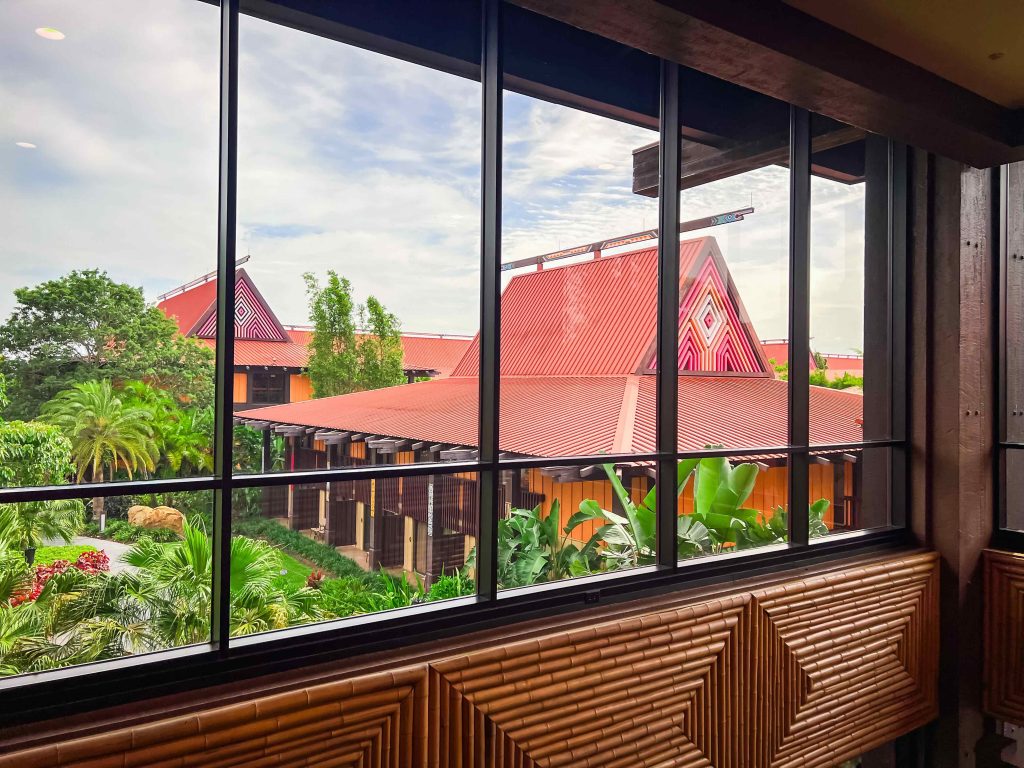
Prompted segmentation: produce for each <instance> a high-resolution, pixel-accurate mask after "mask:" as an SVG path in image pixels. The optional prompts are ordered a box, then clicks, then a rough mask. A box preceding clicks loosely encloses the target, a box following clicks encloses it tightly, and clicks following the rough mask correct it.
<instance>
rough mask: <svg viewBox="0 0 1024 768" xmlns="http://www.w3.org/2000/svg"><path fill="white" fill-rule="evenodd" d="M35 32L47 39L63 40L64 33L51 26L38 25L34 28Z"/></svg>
mask: <svg viewBox="0 0 1024 768" xmlns="http://www.w3.org/2000/svg"><path fill="white" fill-rule="evenodd" d="M36 34H37V35H39V36H40V37H44V38H46V39H47V40H63V39H64V33H63V32H61V31H60V30H59V29H54V28H53V27H39V28H38V29H37V30H36Z"/></svg>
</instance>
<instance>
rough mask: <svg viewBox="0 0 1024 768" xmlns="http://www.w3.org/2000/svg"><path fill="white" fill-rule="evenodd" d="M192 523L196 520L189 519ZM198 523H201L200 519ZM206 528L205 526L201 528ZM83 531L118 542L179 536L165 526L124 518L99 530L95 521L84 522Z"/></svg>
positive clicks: (162, 540) (165, 539) (178, 537)
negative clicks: (134, 523) (132, 521)
mask: <svg viewBox="0 0 1024 768" xmlns="http://www.w3.org/2000/svg"><path fill="white" fill-rule="evenodd" d="M191 522H192V523H193V525H195V524H196V521H191ZM199 525H202V523H201V521H200V522H199ZM203 529H204V530H206V528H205V527H204V528H203ZM83 533H85V535H86V536H94V537H96V538H101V539H110V541H116V542H118V543H120V544H134V543H135V542H137V541H140V540H141V539H152V540H153V541H157V542H164V543H166V542H170V541H178V540H179V539H180V538H181V537H180V536H178V534H177V533H175V532H174V531H171V530H168V529H166V528H142V527H140V526H138V525H132V524H131V523H129V522H128V521H126V520H111V521H110V522H109V523H108V524H107V527H106V530H103V531H101V530H100V528H99V524H98V523H96V522H95V521H92V522H89V523H86V525H85V527H84V528H83Z"/></svg>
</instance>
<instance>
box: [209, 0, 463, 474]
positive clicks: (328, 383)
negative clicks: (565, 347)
mask: <svg viewBox="0 0 1024 768" xmlns="http://www.w3.org/2000/svg"><path fill="white" fill-rule="evenodd" d="M466 5H467V7H468V6H469V5H471V4H466ZM470 12H471V11H470ZM324 13H326V14H346V13H353V10H352V9H351V8H348V7H345V6H344V4H342V5H341V6H338V7H334V6H332V7H331V8H329V9H328V8H326V6H325V9H324ZM366 14H368V15H367V18H370V17H371V16H374V12H373V11H372V9H371V10H367V11H366ZM355 15H359V14H358V13H357V14H355ZM477 18H478V17H477ZM336 20H337V19H335V21H336ZM239 27H240V31H239V36H240V37H239V107H238V110H239V130H238V136H239V138H238V141H239V153H238V177H239V178H238V223H239V231H238V242H239V248H240V255H241V254H244V256H243V257H242V259H241V260H240V261H241V262H242V263H241V264H240V265H239V269H238V271H237V273H236V278H235V304H236V306H235V335H236V341H235V372H234V400H235V412H236V415H238V416H239V417H243V418H244V419H245V420H246V421H245V422H243V424H242V426H241V427H240V428H239V432H238V434H236V443H237V444H238V445H239V451H238V452H237V453H236V456H235V459H236V464H237V465H238V467H239V469H240V471H255V470H259V469H260V467H261V457H260V450H259V449H258V444H259V443H260V439H261V438H260V436H259V435H258V434H255V433H258V432H259V431H260V430H266V429H271V430H273V429H274V428H275V427H283V428H291V432H288V431H287V430H285V431H284V432H276V433H275V434H277V435H285V437H284V438H277V439H275V440H274V441H273V445H272V451H271V453H272V454H273V459H272V460H271V461H269V462H268V463H267V466H266V469H267V470H268V471H272V470H282V469H283V470H286V471H287V470H292V469H303V468H307V467H309V466H317V464H316V461H318V460H319V459H317V458H315V456H314V455H313V453H312V452H313V451H320V452H321V453H323V449H322V447H321V448H317V446H316V445H314V442H315V441H314V440H313V439H312V434H313V432H314V431H318V432H322V433H327V432H331V433H334V434H342V433H344V434H348V435H354V434H360V435H365V436H367V438H375V437H376V438H381V439H388V440H392V441H398V442H401V441H405V442H404V445H409V444H411V443H421V444H424V445H425V447H428V448H429V447H430V446H438V448H437V450H435V451H434V452H433V453H431V452H430V451H421V450H419V449H417V453H416V456H415V460H417V461H430V460H433V461H439V460H441V457H440V455H439V454H440V452H441V450H442V449H456V448H459V449H472V448H474V447H475V445H476V442H477V440H478V431H479V425H478V407H477V396H478V394H477V393H478V390H479V385H478V383H477V375H478V363H477V357H476V355H475V353H473V352H471V351H470V347H471V345H472V341H473V335H474V334H475V333H476V330H477V325H478V323H479V294H480V281H479V267H480V244H479V228H480V210H479V202H480V201H479V191H480V134H481V129H480V85H479V83H478V82H476V81H474V80H472V79H468V78H466V77H461V76H458V75H455V74H450V73H448V72H443V71H439V70H436V69H429V68H427V67H425V66H420V65H418V64H414V63H411V62H409V61H403V60H398V59H395V58H391V57H389V56H385V55H382V54H380V53H376V52H373V51H369V50H365V49H363V48H357V47H355V46H352V45H348V44H345V43H342V42H339V41H338V40H334V39H330V38H328V37H324V36H320V35H313V34H309V33H307V32H303V31H299V30H297V29H292V28H289V27H285V26H281V25H279V24H273V23H270V22H267V21H264V20H261V19H258V18H255V17H253V16H248V15H243V16H242V17H241V19H240V24H239ZM466 69H467V70H468V71H472V69H471V68H466ZM211 322H212V321H211ZM204 332H205V330H201V331H200V334H202V333H204ZM304 429H305V430H308V432H306V433H304V434H307V435H309V436H310V439H308V440H305V441H303V440H295V439H292V438H293V437H294V436H295V435H299V434H303V430H304ZM254 432H255V433H254ZM289 441H290V442H291V443H294V446H293V447H294V450H290V449H289V445H288V444H289ZM366 445H367V446H369V447H370V454H369V455H368V460H370V461H374V462H375V463H384V462H385V461H386V460H387V459H386V458H385V456H386V455H393V453H394V452H393V451H392V452H390V453H388V452H385V451H382V452H380V459H379V461H378V459H377V458H376V456H377V453H378V448H379V445H378V443H376V442H374V441H373V440H372V439H370V440H368V441H367V443H366ZM254 446H256V447H254ZM286 451H287V452H288V455H287V457H286V456H285V452H286Z"/></svg>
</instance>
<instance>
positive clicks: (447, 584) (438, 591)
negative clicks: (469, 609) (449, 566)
mask: <svg viewBox="0 0 1024 768" xmlns="http://www.w3.org/2000/svg"><path fill="white" fill-rule="evenodd" d="M474 594H476V584H475V583H474V582H473V579H471V578H469V575H468V574H467V573H466V569H462V570H459V571H456V572H455V573H453V574H450V575H445V576H439V577H438V578H437V580H436V581H434V583H433V584H431V585H430V590H429V591H428V592H427V601H428V602H434V601H435V600H450V599H451V598H453V597H466V596H467V595H474Z"/></svg>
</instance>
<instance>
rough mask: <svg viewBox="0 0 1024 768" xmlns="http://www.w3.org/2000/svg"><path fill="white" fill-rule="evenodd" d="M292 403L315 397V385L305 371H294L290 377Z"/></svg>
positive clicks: (289, 385) (290, 400)
mask: <svg viewBox="0 0 1024 768" xmlns="http://www.w3.org/2000/svg"><path fill="white" fill-rule="evenodd" d="M288 387H289V399H288V402H290V403H301V402H302V401H303V400H310V399H312V397H313V385H312V384H311V383H310V381H309V376H307V375H306V374H304V373H293V374H291V375H290V376H289V377H288Z"/></svg>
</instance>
